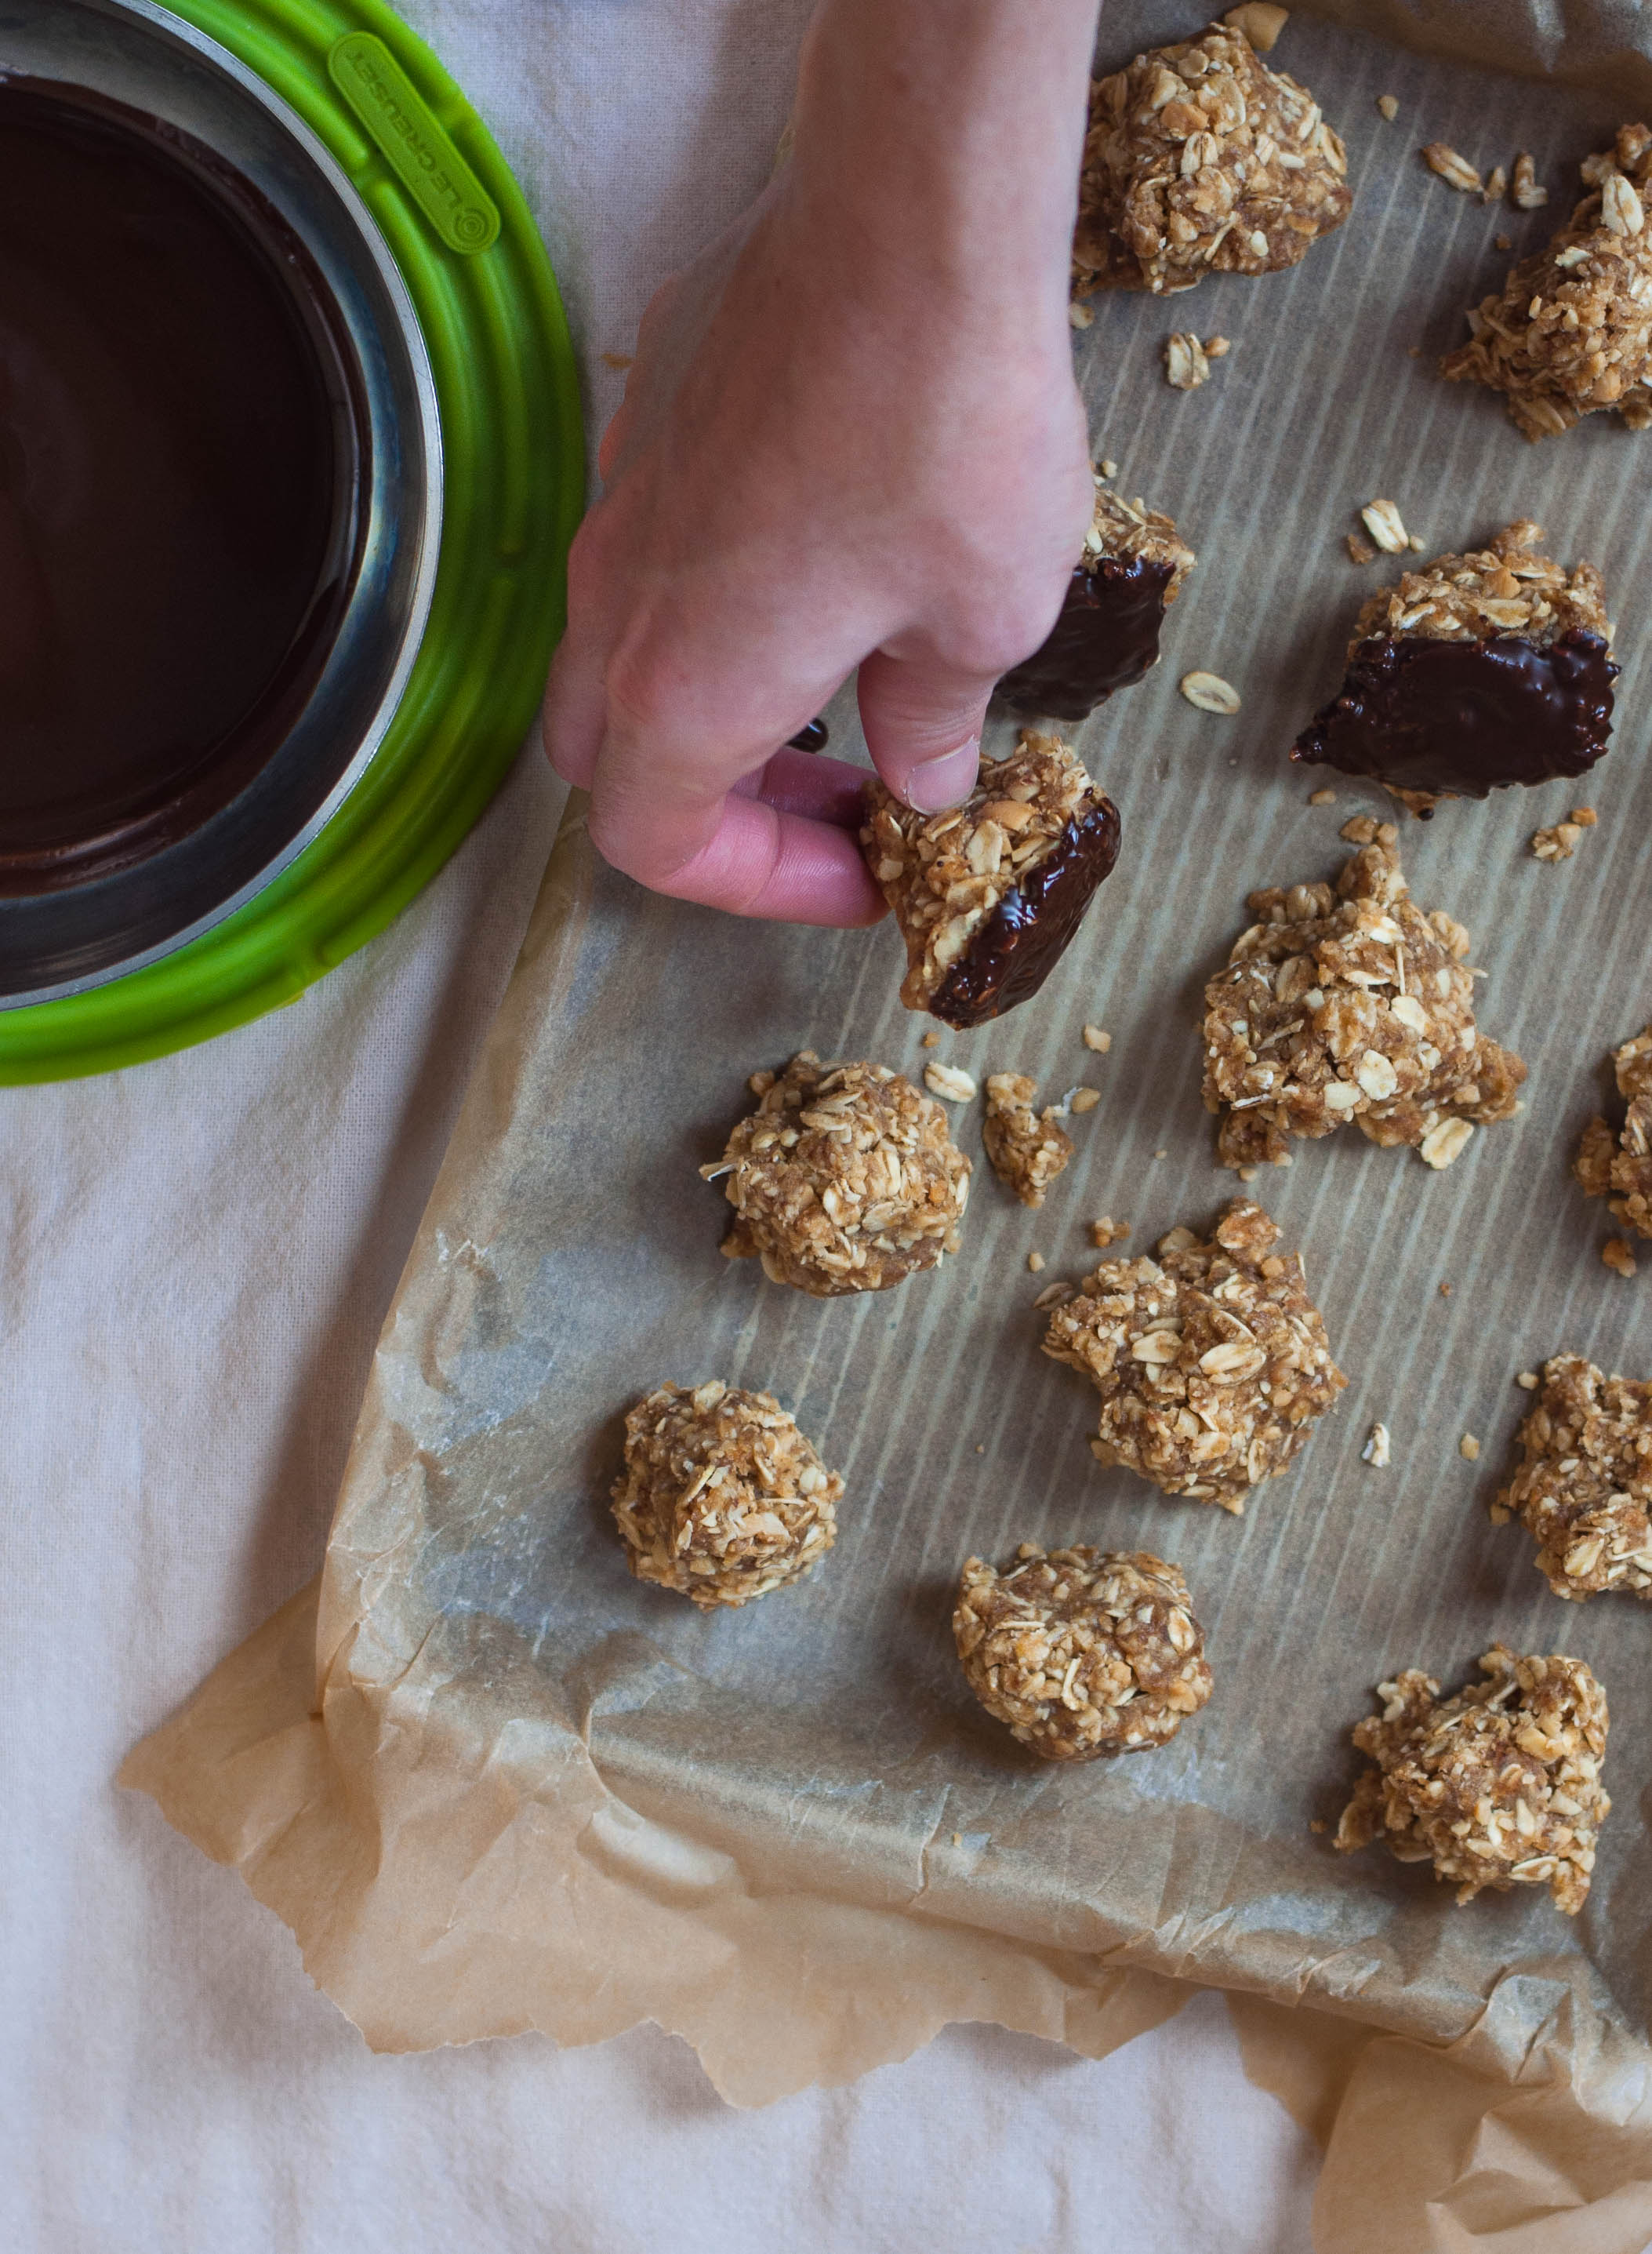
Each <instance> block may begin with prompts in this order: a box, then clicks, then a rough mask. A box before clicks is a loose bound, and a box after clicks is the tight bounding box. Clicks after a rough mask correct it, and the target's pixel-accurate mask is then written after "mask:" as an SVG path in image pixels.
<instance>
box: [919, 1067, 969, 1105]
mask: <svg viewBox="0 0 1652 2254" xmlns="http://www.w3.org/2000/svg"><path fill="white" fill-rule="evenodd" d="M924 1087H925V1088H927V1089H928V1090H929V1092H930V1094H931V1096H944V1097H945V1099H946V1101H947V1102H948V1103H973V1102H974V1101H975V1082H973V1080H972V1079H971V1077H970V1075H969V1074H968V1073H966V1072H965V1071H964V1070H963V1069H962V1068H960V1067H959V1066H958V1065H955V1064H926V1065H925V1066H924Z"/></svg>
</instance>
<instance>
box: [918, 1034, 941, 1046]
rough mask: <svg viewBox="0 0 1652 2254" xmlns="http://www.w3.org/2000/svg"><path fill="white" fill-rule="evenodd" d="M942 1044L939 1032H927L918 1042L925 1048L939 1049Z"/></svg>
mask: <svg viewBox="0 0 1652 2254" xmlns="http://www.w3.org/2000/svg"><path fill="white" fill-rule="evenodd" d="M940 1046H941V1037H940V1035H939V1034H938V1033H925V1034H924V1038H923V1040H921V1041H920V1042H919V1043H918V1047H920V1048H925V1049H938V1048H939V1047H940Z"/></svg>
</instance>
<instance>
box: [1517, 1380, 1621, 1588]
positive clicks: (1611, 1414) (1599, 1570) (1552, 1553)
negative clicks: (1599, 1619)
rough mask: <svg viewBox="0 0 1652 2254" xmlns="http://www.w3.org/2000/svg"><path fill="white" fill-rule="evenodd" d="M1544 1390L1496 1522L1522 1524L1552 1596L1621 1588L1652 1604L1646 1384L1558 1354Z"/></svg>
mask: <svg viewBox="0 0 1652 2254" xmlns="http://www.w3.org/2000/svg"><path fill="white" fill-rule="evenodd" d="M1528 1381H1530V1383H1528ZM1519 1383H1521V1384H1522V1385H1523V1386H1525V1387H1526V1388H1527V1390H1528V1391H1535V1390H1537V1384H1538V1380H1537V1376H1536V1374H1535V1373H1534V1372H1532V1371H1530V1370H1523V1371H1522V1373H1521V1376H1520V1379H1519ZM1542 1389H1543V1390H1542V1391H1541V1393H1540V1394H1539V1395H1538V1397H1537V1401H1536V1402H1535V1403H1534V1404H1532V1407H1531V1409H1530V1411H1529V1413H1528V1414H1527V1417H1526V1418H1525V1421H1524V1423H1523V1425H1521V1427H1520V1430H1519V1432H1518V1433H1517V1434H1516V1441H1517V1443H1518V1446H1519V1447H1520V1450H1521V1457H1520V1462H1519V1464H1518V1465H1517V1466H1516V1470H1515V1473H1514V1475H1513V1477H1512V1478H1511V1479H1510V1480H1509V1482H1508V1484H1507V1486H1505V1487H1503V1488H1500V1489H1499V1490H1498V1494H1497V1499H1496V1502H1495V1504H1494V1506H1493V1508H1494V1509H1496V1510H1498V1511H1500V1512H1501V1513H1502V1520H1501V1521H1500V1523H1506V1522H1507V1521H1508V1520H1509V1518H1511V1517H1514V1518H1518V1519H1519V1521H1520V1523H1521V1524H1522V1525H1523V1527H1524V1528H1525V1529H1526V1530H1527V1532H1528V1533H1529V1534H1530V1536H1531V1537H1532V1539H1533V1540H1534V1541H1535V1542H1536V1544H1537V1560H1536V1563H1537V1571H1538V1572H1540V1573H1541V1574H1542V1575H1543V1577H1544V1579H1545V1580H1546V1581H1547V1582H1548V1584H1549V1586H1550V1587H1551V1589H1552V1590H1553V1591H1554V1593H1555V1594H1556V1596H1558V1597H1569V1598H1572V1599H1574V1600H1577V1601H1578V1602H1579V1603H1582V1602H1583V1601H1584V1600H1586V1599H1587V1598H1589V1597H1593V1596H1598V1595H1599V1594H1600V1593H1601V1592H1602V1591H1603V1590H1607V1589H1624V1590H1628V1592H1629V1593H1631V1594H1632V1595H1635V1596H1637V1597H1641V1598H1643V1599H1644V1598H1652V1384H1641V1383H1635V1381H1634V1380H1632V1379H1629V1378H1625V1377H1607V1376H1604V1375H1603V1374H1602V1372H1601V1371H1600V1370H1599V1369H1596V1368H1595V1366H1594V1364H1593V1362H1586V1361H1585V1359H1584V1357H1583V1356H1582V1355H1580V1354H1559V1355H1554V1356H1553V1357H1552V1359H1551V1360H1550V1361H1548V1362H1544V1366H1543V1379H1542Z"/></svg>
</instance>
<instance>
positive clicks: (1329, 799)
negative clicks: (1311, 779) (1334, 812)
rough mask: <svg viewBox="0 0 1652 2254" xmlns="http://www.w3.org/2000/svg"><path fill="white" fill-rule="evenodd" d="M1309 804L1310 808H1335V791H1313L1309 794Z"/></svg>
mask: <svg viewBox="0 0 1652 2254" xmlns="http://www.w3.org/2000/svg"><path fill="white" fill-rule="evenodd" d="M1307 802H1308V804H1309V805H1310V806H1335V803H1336V793H1335V791H1334V790H1311V791H1309V793H1308V795H1307Z"/></svg>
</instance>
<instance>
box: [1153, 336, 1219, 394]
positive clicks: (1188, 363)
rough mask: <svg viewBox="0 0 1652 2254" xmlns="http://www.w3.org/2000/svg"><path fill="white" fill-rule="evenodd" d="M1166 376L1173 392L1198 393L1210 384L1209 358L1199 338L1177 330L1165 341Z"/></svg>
mask: <svg viewBox="0 0 1652 2254" xmlns="http://www.w3.org/2000/svg"><path fill="white" fill-rule="evenodd" d="M1164 374H1165V381H1166V382H1167V383H1168V385H1169V386H1170V388H1171V389H1172V390H1173V391H1196V390H1197V389H1198V388H1199V386H1200V385H1201V384H1202V383H1209V381H1210V362H1209V355H1208V354H1207V353H1206V352H1205V348H1204V346H1202V344H1201V343H1200V342H1199V339H1198V338H1197V337H1195V336H1189V335H1188V334H1187V333H1186V332H1184V331H1183V330H1181V329H1176V330H1174V331H1173V332H1171V334H1170V335H1169V336H1168V337H1167V338H1166V339H1165V346H1164Z"/></svg>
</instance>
